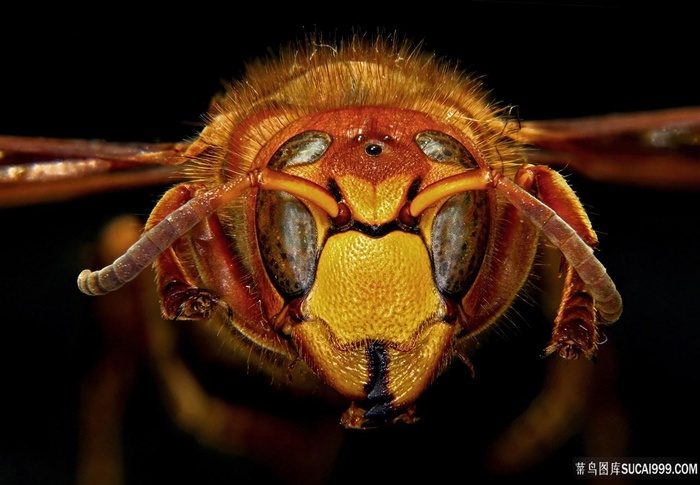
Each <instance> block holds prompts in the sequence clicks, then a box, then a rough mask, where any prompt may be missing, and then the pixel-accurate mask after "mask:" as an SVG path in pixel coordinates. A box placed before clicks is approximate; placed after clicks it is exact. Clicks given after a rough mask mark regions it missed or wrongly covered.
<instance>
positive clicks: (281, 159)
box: [267, 131, 333, 170]
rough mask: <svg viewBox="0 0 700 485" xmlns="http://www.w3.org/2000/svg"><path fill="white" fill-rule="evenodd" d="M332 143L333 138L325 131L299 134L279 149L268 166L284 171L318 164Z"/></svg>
mask: <svg viewBox="0 0 700 485" xmlns="http://www.w3.org/2000/svg"><path fill="white" fill-rule="evenodd" d="M332 141H333V139H332V138H331V136H330V135H329V134H328V133H324V132H323V131H305V132H303V133H299V134H298V135H296V136H293V137H292V138H290V139H289V140H287V141H286V142H284V144H283V145H282V146H281V147H279V148H278V149H277V151H276V152H275V154H274V155H272V158H271V159H270V162H269V163H268V164H267V166H268V167H270V168H272V169H274V170H283V169H285V168H287V167H295V166H298V165H307V164H309V163H314V162H317V161H318V160H320V159H321V157H322V156H323V154H324V153H326V150H328V147H329V146H330V145H331V143H332Z"/></svg>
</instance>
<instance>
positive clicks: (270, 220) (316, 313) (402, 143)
mask: <svg viewBox="0 0 700 485" xmlns="http://www.w3.org/2000/svg"><path fill="white" fill-rule="evenodd" d="M301 129H304V130H305V131H301V132H300V133H299V134H297V135H295V136H292V137H291V138H290V139H289V140H288V141H286V142H285V143H283V144H282V145H281V146H280V147H279V148H278V149H277V151H276V152H275V153H274V155H273V156H272V157H271V158H270V161H269V162H268V164H267V165H268V167H269V168H271V169H274V170H278V171H282V172H285V173H290V174H293V175H295V176H298V177H301V178H304V179H306V180H310V181H313V182H314V183H315V184H317V185H319V186H321V187H325V188H328V190H329V191H330V192H331V193H332V194H333V196H334V197H335V199H336V200H337V201H338V202H339V203H342V204H344V205H345V206H346V207H347V209H348V210H347V212H346V213H345V214H344V216H343V218H342V220H332V219H329V217H328V216H327V215H326V214H324V213H322V212H319V211H318V209H316V208H314V207H313V205H310V204H305V203H304V202H303V201H301V200H300V199H298V198H296V197H294V196H292V195H289V194H285V193H278V192H267V191H260V192H259V193H258V196H257V197H258V199H257V204H256V205H255V206H254V207H253V208H252V211H253V213H251V217H254V218H255V219H256V225H257V227H256V230H257V242H258V247H259V251H260V255H261V259H262V261H263V263H264V269H265V273H266V275H267V277H268V278H269V280H270V282H271V284H272V285H273V286H274V288H275V290H276V292H277V293H278V294H279V296H281V297H282V298H283V300H284V305H285V306H287V307H289V308H291V309H292V310H290V311H284V312H282V313H283V314H284V317H283V318H281V319H279V321H277V323H276V327H277V328H279V330H280V332H281V333H282V334H283V335H284V336H285V338H288V339H289V340H290V342H291V343H292V345H293V346H294V348H295V350H296V351H297V352H298V354H299V355H300V356H301V357H302V358H303V359H304V361H305V362H306V363H307V364H308V365H309V366H310V367H311V368H312V369H313V370H314V371H315V372H316V373H317V374H318V375H319V376H320V377H321V378H322V379H323V380H325V381H326V382H327V383H328V384H330V385H331V386H332V387H333V388H335V389H336V390H337V391H339V392H340V393H342V394H343V395H345V396H346V397H348V398H350V399H352V400H355V401H358V402H361V403H363V404H362V405H363V407H364V408H365V409H367V410H368V414H367V420H366V423H367V422H375V421H376V422H377V423H380V422H385V421H391V420H393V419H395V418H396V417H397V415H400V414H401V413H402V412H403V411H404V410H405V408H406V407H407V406H408V405H410V404H411V403H412V402H413V401H415V399H416V398H417V397H418V395H419V394H420V392H421V391H422V389H424V388H425V387H426V386H427V385H428V383H429V382H430V381H431V380H432V379H433V378H434V377H435V375H436V374H437V372H438V371H439V370H440V369H441V368H442V366H443V365H444V364H445V362H446V360H447V357H448V356H449V355H450V351H451V349H452V346H453V343H454V339H455V336H456V334H457V333H458V331H459V329H460V328H461V327H460V325H459V324H457V323H456V321H457V314H456V308H457V306H458V305H459V301H460V300H461V298H463V297H464V296H465V295H466V293H467V291H468V290H469V288H470V287H471V284H472V283H473V281H474V279H475V277H476V274H477V273H478V270H479V267H480V266H481V261H482V259H483V258H484V255H485V253H486V244H487V241H488V234H489V215H490V212H489V201H488V196H487V194H486V193H485V192H481V193H470V194H461V195H456V196H453V197H451V198H448V199H446V200H443V201H441V202H440V204H438V205H436V206H435V207H434V208H433V209H432V210H431V211H427V212H426V213H425V214H424V215H423V216H422V217H421V218H420V219H419V220H416V221H415V222H413V223H411V224H406V223H404V222H402V220H401V217H400V213H401V209H402V208H403V207H404V206H405V205H406V204H407V203H408V202H410V201H411V200H412V199H413V198H414V197H415V195H416V194H417V193H419V192H420V191H421V190H422V189H423V188H425V187H427V186H428V185H430V184H432V183H435V182H437V181H439V180H441V179H444V178H445V177H448V176H451V175H455V174H459V173H463V172H465V171H466V170H469V169H473V168H477V167H478V165H477V163H476V162H475V160H474V158H473V157H472V156H471V155H470V153H469V151H468V150H467V148H466V147H465V146H464V145H462V144H461V143H460V142H459V141H458V140H456V139H455V138H453V137H451V136H449V135H447V134H445V133H443V132H440V131H436V123H435V121H433V120H431V119H430V117H428V116H426V115H425V114H423V113H419V112H415V111H408V110H400V109H391V108H379V107H377V108H369V107H368V108H353V109H339V110H334V111H330V112H324V113H319V114H317V115H312V116H307V117H304V118H302V119H300V120H299V121H298V122H296V123H293V124H292V125H291V126H290V127H289V131H294V130H296V131H298V130H301ZM443 129H444V128H443ZM336 219H338V218H336ZM272 316H273V318H275V319H276V320H277V318H276V317H275V316H274V313H273V314H272ZM370 418H371V419H370ZM366 423H365V424H366Z"/></svg>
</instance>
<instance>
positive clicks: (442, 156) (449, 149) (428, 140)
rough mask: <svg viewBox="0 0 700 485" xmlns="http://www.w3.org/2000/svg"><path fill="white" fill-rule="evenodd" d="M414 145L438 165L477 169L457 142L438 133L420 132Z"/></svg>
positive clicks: (474, 162)
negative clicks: (451, 164) (448, 164)
mask: <svg viewBox="0 0 700 485" xmlns="http://www.w3.org/2000/svg"><path fill="white" fill-rule="evenodd" d="M415 141H416V144H417V145H418V147H419V148H420V149H421V150H422V151H423V153H425V155H426V156H427V157H428V158H429V159H431V160H432V161H434V162H438V163H457V164H459V165H462V166H463V167H466V168H477V167H478V166H479V164H477V163H476V160H474V157H473V156H472V155H471V153H469V150H467V148H466V147H465V146H464V145H462V144H461V143H460V142H459V141H458V140H456V139H455V138H452V137H451V136H450V135H448V134H447V133H442V132H440V131H430V130H429V131H421V132H420V133H418V134H417V135H416V137H415Z"/></svg>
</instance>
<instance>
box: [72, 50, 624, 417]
mask: <svg viewBox="0 0 700 485" xmlns="http://www.w3.org/2000/svg"><path fill="white" fill-rule="evenodd" d="M499 114H500V110H499V109H498V108H495V107H494V106H493V105H492V104H491V103H489V102H488V100H486V98H485V96H484V94H483V93H482V92H481V90H480V88H479V85H478V83H476V82H475V81H474V80H472V79H471V78H468V77H466V76H464V75H462V74H461V73H459V72H457V71H455V70H453V69H451V68H448V67H446V66H444V65H442V64H440V63H438V62H436V60H435V59H434V58H433V57H431V56H428V55H424V54H421V53H419V52H418V51H416V50H412V49H411V48H410V46H408V45H402V44H396V43H393V42H390V41H385V40H378V41H376V42H374V43H367V42H365V41H364V40H363V39H361V38H353V39H351V41H350V42H349V43H348V44H347V45H343V46H340V47H339V48H337V49H336V48H332V47H329V46H328V45H326V44H323V43H315V42H310V43H309V44H307V45H305V46H299V47H297V48H296V49H294V50H292V51H290V52H287V53H284V54H283V55H282V56H281V57H280V58H279V59H277V60H272V61H268V62H265V63H260V64H257V65H254V66H251V67H250V69H249V72H248V75H247V77H246V79H245V82H242V83H240V84H238V85H235V86H232V87H230V89H229V90H228V91H227V92H226V93H225V95H224V96H221V97H219V98H216V99H215V100H214V102H213V104H212V107H211V111H210V120H209V123H208V125H207V126H206V128H205V129H204V130H203V131H202V133H201V134H200V136H199V137H198V138H197V139H196V140H194V141H193V142H192V143H191V144H189V145H188V146H187V149H186V151H185V153H184V154H183V158H185V159H187V160H188V161H190V162H191V163H190V164H189V165H188V167H187V171H186V175H187V177H188V181H187V182H184V183H182V184H179V185H177V186H175V187H174V188H172V189H171V190H170V191H168V192H167V193H166V195H165V196H164V197H163V198H162V199H161V201H160V202H159V203H158V205H157V206H156V207H155V209H154V210H153V212H152V213H151V217H150V218H149V221H148V223H147V225H146V229H147V232H146V233H145V235H144V236H143V237H142V238H141V240H139V241H138V242H137V243H136V244H134V246H132V247H131V248H130V249H129V251H127V253H126V254H125V255H123V256H122V257H120V258H118V259H117V260H116V261H115V263H114V264H112V265H110V266H108V267H106V268H103V269H102V270H100V271H96V272H91V271H88V270H86V271H84V272H83V273H82V274H81V275H80V276H79V279H78V284H79V286H80V288H81V289H82V290H83V291H84V292H85V293H88V294H101V293H104V292H107V291H112V290H114V289H117V288H118V287H120V286H121V285H123V284H125V283H126V282H128V281H129V280H130V279H133V278H134V277H135V276H136V275H137V274H138V272H140V271H141V270H142V269H143V268H145V267H146V266H147V265H149V264H150V263H151V262H153V261H154V260H155V269H156V273H157V284H158V287H159V292H160V296H161V304H162V309H163V314H164V316H165V317H167V318H172V319H190V320H199V319H207V318H209V317H210V316H211V310H212V309H213V308H217V307H220V308H222V309H224V310H225V312H222V315H223V316H224V317H225V318H226V320H227V323H228V324H229V326H230V328H231V329H232V330H233V331H234V332H235V333H237V334H240V335H243V336H244V337H245V338H246V340H247V341H248V342H249V343H250V344H251V345H253V346H257V347H258V348H260V349H262V351H263V352H268V353H270V352H271V353H276V354H279V355H283V356H287V357H289V358H290V359H293V362H296V361H297V360H302V361H303V362H305V363H306V364H307V365H308V367H309V368H310V369H311V370H312V371H313V372H314V373H315V374H316V375H317V376H318V377H320V378H321V379H322V380H323V381H324V382H325V383H326V384H328V385H329V386H331V387H332V388H333V389H335V390H336V391H337V392H338V393H340V394H341V395H342V396H344V397H345V398H346V399H348V400H350V401H351V405H350V408H349V410H348V411H347V412H346V413H345V415H344V416H343V418H342V422H343V423H344V424H345V425H346V426H349V427H372V426H376V425H382V424H386V423H391V422H395V421H409V422H410V421H412V420H413V419H414V418H413V409H412V408H413V403H414V402H415V401H416V399H417V398H418V397H419V396H420V394H421V393H422V392H423V391H424V390H425V388H426V387H427V386H428V385H429V383H430V382H431V381H432V380H433V379H434V378H435V377H436V375H437V374H438V373H439V372H440V370H441V369H442V368H443V367H444V366H445V365H446V363H447V362H448V361H449V360H450V359H451V358H452V357H453V356H454V355H455V354H456V350H455V345H456V343H457V341H458V340H459V339H467V338H469V337H471V336H473V335H475V334H477V333H478V332H481V331H483V330H484V329H486V328H487V327H489V326H490V325H491V324H492V323H493V322H494V321H496V320H497V319H498V318H499V317H500V316H501V315H502V314H503V312H505V311H506V310H507V308H508V307H509V306H510V305H511V303H512V301H513V299H514V298H515V297H516V295H517V293H518V292H519V291H520V289H521V287H522V286H523V284H524V282H525V280H526V279H527V277H528V275H529V273H530V270H531V268H532V264H533V260H534V256H535V252H536V249H537V246H538V243H539V237H540V234H543V235H544V236H545V237H547V238H548V239H549V240H550V242H551V243H552V244H554V245H555V246H556V247H558V248H559V249H560V251H561V253H562V255H563V259H564V262H563V264H562V273H563V274H564V275H565V279H566V283H565V289H564V293H563V296H562V302H561V305H560V307H559V314H558V315H557V319H556V320H555V327H554V331H553V335H552V342H551V343H550V345H549V346H548V347H547V352H549V353H552V352H556V353H558V354H560V355H562V356H563V357H565V358H575V357H577V356H578V355H585V356H587V357H593V356H594V355H595V351H596V348H597V345H598V343H599V336H598V332H597V323H598V322H605V323H610V322H613V321H615V320H616V319H617V317H618V316H619V314H620V312H621V308H622V307H621V300H620V296H619V294H618V293H617V290H616V289H615V286H614V284H613V283H612V280H610V278H609V277H608V276H607V274H606V272H605V268H604V267H603V266H602V265H601V264H600V262H599V261H598V260H597V259H596V258H595V257H594V256H593V250H592V247H595V245H596V244H597V239H596V236H595V233H594V232H593V230H592V228H591V225H590V221H589V220H588V217H587V215H586V213H585V211H584V210H583V207H582V206H581V204H580V202H579V201H578V199H577V198H576V196H575V194H574V193H573V191H572V190H571V189H570V188H569V187H568V185H567V184H566V182H565V180H564V179H563V177H562V176H561V175H559V174H558V173H556V172H554V171H552V170H550V169H548V168H547V167H543V166H534V165H531V164H528V163H527V162H526V160H527V157H526V151H525V149H524V147H523V146H521V145H519V144H518V143H516V142H514V141H513V140H514V139H515V136H514V135H513V132H512V131H511V128H510V126H509V123H508V120H507V119H502V118H501V117H500V116H499Z"/></svg>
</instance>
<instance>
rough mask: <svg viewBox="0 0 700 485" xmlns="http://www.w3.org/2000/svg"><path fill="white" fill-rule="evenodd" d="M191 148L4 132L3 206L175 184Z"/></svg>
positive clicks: (0, 147) (0, 148)
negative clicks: (187, 151) (19, 135)
mask: <svg viewBox="0 0 700 485" xmlns="http://www.w3.org/2000/svg"><path fill="white" fill-rule="evenodd" d="M188 147H189V143H157V144H146V143H143V144H138V143H132V144H128V143H107V142H103V141H91V140H62V139H52V138H25V137H14V136H0V207H10V206H19V205H28V204H36V203H42V202H50V201H57V200H63V199H69V198H74V197H79V196H83V195H88V194H94V193H99V192H104V191H109V190H118V189H125V188H134V187H143V186H148V185H158V184H166V183H173V182H176V181H178V180H181V179H182V178H183V177H182V175H181V174H180V173H179V172H180V171H179V168H178V167H179V166H180V165H182V164H183V163H185V162H186V161H187V158H186V157H185V156H184V153H185V151H186V150H187V148H188Z"/></svg>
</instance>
